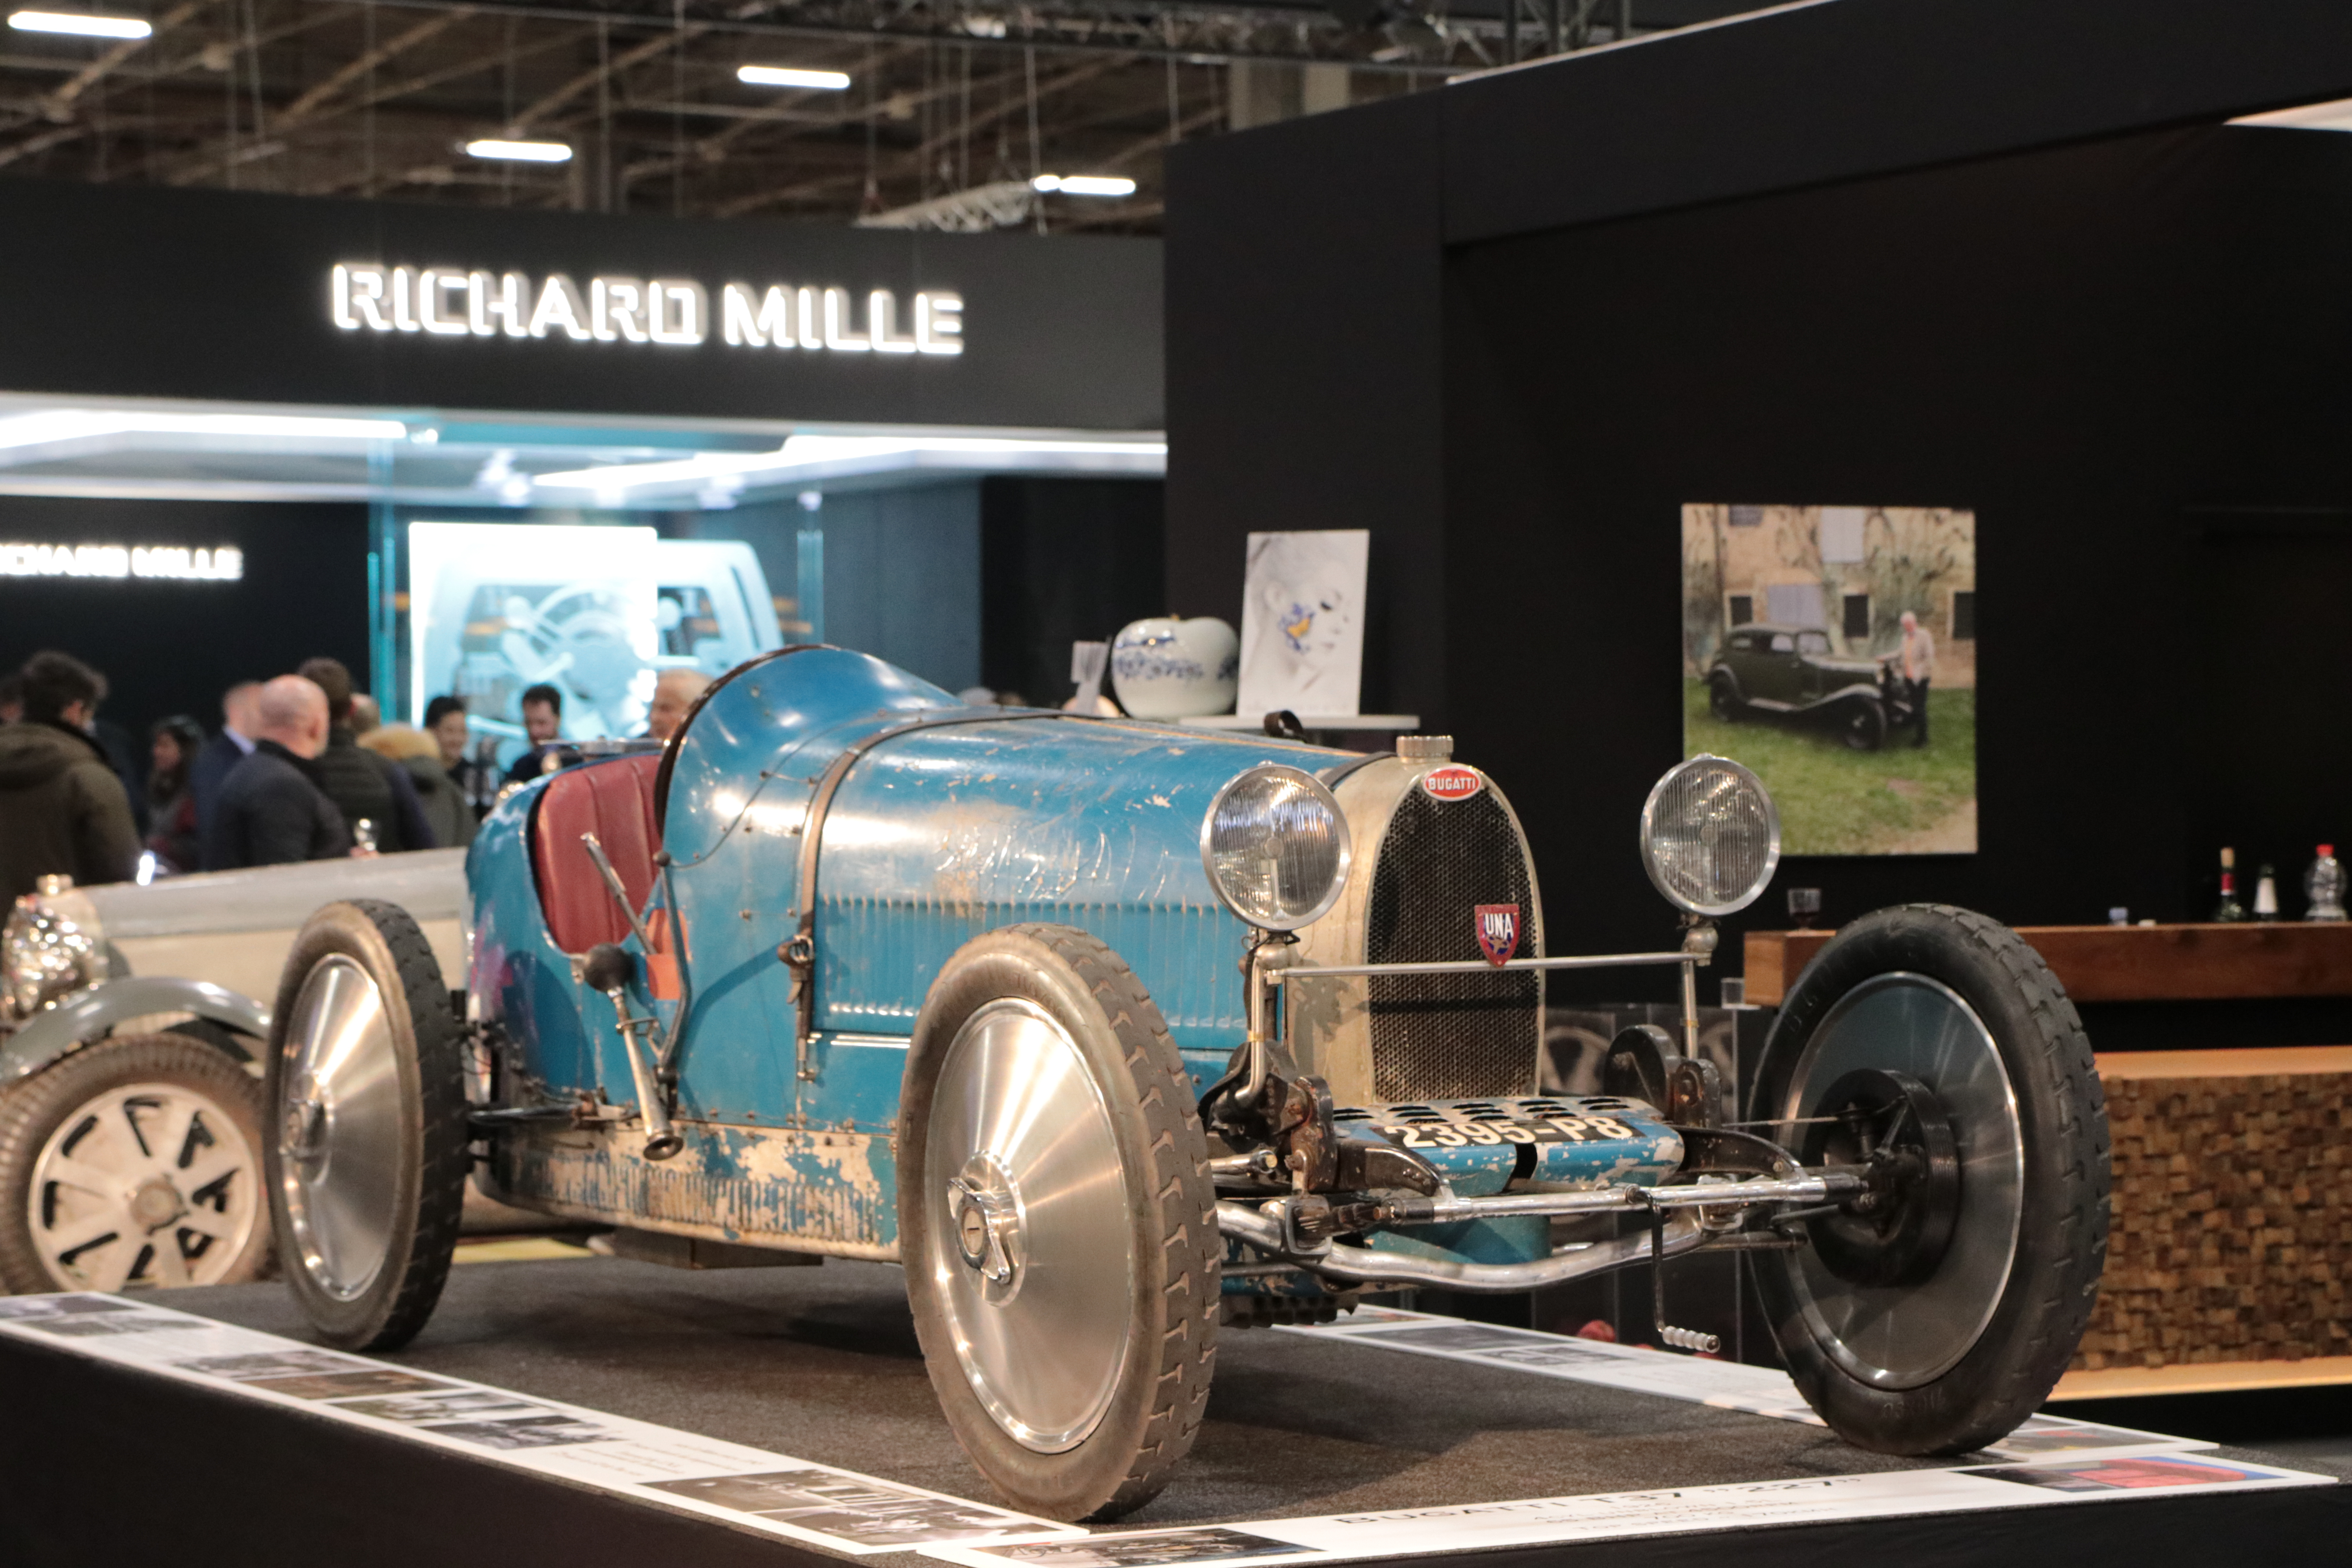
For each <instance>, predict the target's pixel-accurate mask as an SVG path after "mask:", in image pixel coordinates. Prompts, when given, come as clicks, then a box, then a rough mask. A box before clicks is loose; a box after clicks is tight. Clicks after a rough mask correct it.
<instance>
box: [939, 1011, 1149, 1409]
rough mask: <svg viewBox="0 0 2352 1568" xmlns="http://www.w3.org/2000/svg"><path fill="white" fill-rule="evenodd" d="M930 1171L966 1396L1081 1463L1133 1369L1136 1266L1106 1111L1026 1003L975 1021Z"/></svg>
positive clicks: (944, 1288)
mask: <svg viewBox="0 0 2352 1568" xmlns="http://www.w3.org/2000/svg"><path fill="white" fill-rule="evenodd" d="M924 1158H925V1161H926V1168H927V1170H928V1171H929V1173H930V1174H929V1180H930V1183H931V1192H930V1193H929V1194H928V1195H929V1199H930V1201H929V1203H928V1204H927V1205H925V1212H926V1214H927V1215H928V1225H929V1230H930V1235H929V1237H927V1238H926V1240H927V1243H928V1245H927V1247H926V1249H925V1255H926V1258H927V1259H928V1265H929V1268H931V1270H932V1275H933V1279H935V1280H936V1282H937V1284H938V1287H939V1292H940V1306H941V1309H942V1310H943V1312H944V1314H945V1316H946V1318H947V1322H948V1328H949V1331H950V1333H951V1334H952V1335H953V1336H954V1341H955V1347H956V1357H957V1360H958V1361H959V1362H960V1363H961V1364H962V1367H963V1371H964V1376H965V1378H966V1379H967V1380H968V1381H969V1382H970V1384H971V1389H972V1392H973V1394H976V1395H978V1396H979V1399H980V1402H981V1404H982V1406H983V1407H985V1408H986V1409H987V1411H988V1413H989V1415H991V1416H992V1417H993V1418H994V1419H995V1420H996V1422H997V1424H998V1425H999V1426H1002V1427H1003V1429H1004V1430H1005V1432H1006V1433H1008V1434H1009V1435H1010V1436H1012V1437H1013V1439H1014V1440H1015V1441H1017V1442H1019V1443H1020V1444H1021V1445H1022V1446H1023V1447H1027V1448H1031V1449H1034V1450H1035V1451H1036V1452H1038V1453H1042V1454H1058V1453H1064V1452H1066V1451H1067V1450H1069V1449H1071V1448H1074V1447H1077V1446H1078V1444H1080V1443H1082V1442H1084V1441H1085V1440H1086V1438H1087V1434H1089V1433H1091V1432H1092V1431H1093V1430H1094V1429H1095V1427H1096V1426H1098V1425H1099V1424H1100V1423H1101V1421H1102V1417H1103V1413H1104V1412H1105V1411H1106V1410H1107V1409H1108V1408H1109V1405H1110V1402H1111V1396H1112V1394H1114V1393H1115V1392H1116V1391H1117V1388H1118V1377H1119V1373H1120V1371H1121V1370H1122V1369H1123V1368H1124V1367H1125V1365H1126V1363H1127V1353H1128V1327H1129V1320H1130V1319H1131V1318H1132V1317H1133V1315H1134V1292H1135V1274H1136V1259H1135V1253H1134V1247H1135V1243H1134V1236H1133V1225H1132V1215H1130V1213H1129V1199H1128V1193H1127V1181H1126V1176H1125V1173H1124V1172H1123V1171H1122V1169H1121V1167H1120V1163H1119V1154H1118V1136H1117V1133H1116V1131H1115V1130H1114V1129H1113V1127H1112V1124H1111V1119H1110V1110H1109V1107H1108V1105H1107V1104H1106V1103H1105V1101H1104V1099H1103V1093H1102V1089H1101V1088H1100V1086H1098V1085H1097V1083H1096V1082H1095V1079H1094V1076H1093V1074H1092V1073H1090V1072H1089V1071H1088V1070H1087V1063H1086V1059H1085V1058H1084V1057H1083V1056H1082V1055H1081V1054H1080V1052H1079V1050H1078V1047H1077V1045H1076V1042H1075V1041H1073V1040H1072V1039H1071V1038H1070V1037H1069V1034H1068V1032H1067V1031H1066V1030H1065V1029H1064V1028H1063V1027H1062V1026H1061V1025H1060V1024H1059V1023H1057V1022H1056V1021H1055V1019H1054V1018H1053V1017H1052V1016H1051V1015H1049V1014H1047V1013H1046V1012H1045V1010H1044V1009H1043V1008H1041V1007H1038V1006H1036V1005H1034V1004H1031V1003H1028V1002H1024V1001H1019V1000H1015V999H1011V998H1007V999H1004V1000H1002V1001H996V1002H992V1003H990V1004H988V1005H986V1006H984V1007H982V1008H981V1009H980V1010H979V1011H978V1012H976V1013H974V1014H973V1015H972V1016H971V1018H970V1019H968V1020H967V1021H966V1022H965V1024H964V1026H963V1027H962V1028H961V1030H959V1031H958V1032H957V1035H956V1037H955V1040H954V1042H953V1043H952V1044H951V1045H950V1046H949V1047H948V1051H947V1056H946V1058H945V1059H944V1061H943V1062H942V1064H941V1066H940V1079H939V1084H938V1087H937V1089H936V1091H935V1094H934V1097H933V1100H932V1102H931V1120H930V1127H929V1142H928V1145H927V1147H926V1150H925V1154H924Z"/></svg>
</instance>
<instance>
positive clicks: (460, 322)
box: [331, 261, 963, 354]
mask: <svg viewBox="0 0 2352 1568" xmlns="http://www.w3.org/2000/svg"><path fill="white" fill-rule="evenodd" d="M331 310H332V312H333V316H334V322H335V325H336V326H338V327H340V328H341V329H342V330H343V331H347V332H362V331H365V332H415V333H420V334H423V335H425V336H429V337H441V338H490V337H507V338H558V339H566V340H569V341H571V342H581V343H592V342H593V343H655V344H662V345H667V346H668V347H673V348H691V347H693V346H695V345H696V344H698V343H701V342H706V341H707V340H708V339H709V337H710V336H711V335H712V333H713V332H714V331H716V333H717V334H718V337H719V341H720V342H723V343H725V344H727V345H728V346H729V347H730V348H753V349H793V350H806V351H812V352H814V353H879V354H960V353H963V300H962V299H961V296H959V295H956V294H952V293H947V292H943V291H941V290H938V289H927V290H924V291H922V292H919V293H918V294H916V295H914V296H913V297H912V298H911V299H909V300H904V301H901V300H900V298H899V296H898V294H897V293H896V292H895V291H893V290H891V289H845V288H841V287H838V286H815V285H806V284H802V285H793V284H783V283H776V284H769V285H766V286H763V287H754V286H752V285H750V284H744V283H728V284H723V285H721V286H720V288H719V300H718V310H717V311H716V318H717V319H716V320H715V321H714V320H713V314H714V312H713V310H712V309H711V299H710V291H709V289H706V288H704V287H703V286H702V285H701V284H700V283H698V282H696V281H695V280H694V279H690V278H642V279H641V278H619V277H609V276H603V275H600V276H597V277H593V278H591V279H588V280H587V282H586V284H585V285H583V284H581V283H579V282H577V281H575V280H574V279H572V278H570V277H567V276H566V275H565V274H563V273H561V272H551V273H549V274H547V275H546V276H545V277H543V278H540V279H533V278H532V277H531V276H530V274H528V273H523V272H483V271H478V270H469V269H467V268H454V267H383V266H379V265H377V264H375V263H373V262H359V261H347V262H341V263H338V264H337V266H336V267H335V269H334V275H333V279H332V283H331Z"/></svg>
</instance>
